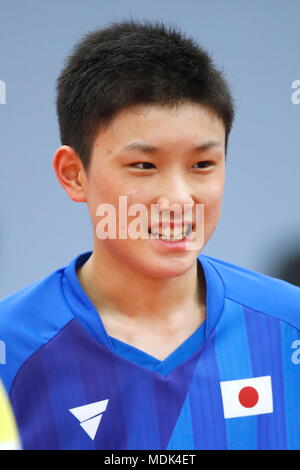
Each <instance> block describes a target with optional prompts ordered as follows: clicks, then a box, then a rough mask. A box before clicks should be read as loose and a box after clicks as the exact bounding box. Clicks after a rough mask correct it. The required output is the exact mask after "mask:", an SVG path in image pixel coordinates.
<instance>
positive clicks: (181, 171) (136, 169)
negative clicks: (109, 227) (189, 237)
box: [85, 103, 225, 278]
mask: <svg viewBox="0 0 300 470" xmlns="http://www.w3.org/2000/svg"><path fill="white" fill-rule="evenodd" d="M133 142H138V143H139V144H145V145H148V146H152V147H156V148H157V149H156V150H152V151H145V150H141V148H135V149H131V150H130V149H128V150H124V149H125V147H127V146H129V144H132V143H133ZM207 142H210V143H213V144H210V145H208V146H204V148H202V149H201V151H200V150H198V151H196V150H195V147H199V146H203V145H204V144H206V143H207ZM141 162H147V163H146V164H145V163H144V164H143V163H141ZM224 181H225V129H224V125H223V123H222V121H221V120H220V119H219V118H217V117H216V115H214V114H213V113H211V112H209V111H208V110H207V109H206V108H204V107H202V106H200V105H196V104H189V103H186V104H182V105H180V106H179V107H177V108H176V109H175V108H173V109H171V108H166V107H161V106H157V105H151V106H141V105H139V106H136V107H133V108H129V109H127V110H124V111H122V112H120V113H119V114H118V115H117V117H116V118H115V119H114V120H113V122H112V123H111V124H110V125H109V126H108V127H107V128H106V129H103V130H101V131H100V132H99V134H98V135H97V136H96V139H95V141H94V145H93V149H92V154H91V160H90V166H89V169H88V172H87V174H86V182H85V194H86V197H87V203H88V207H89V212H90V217H91V220H92V225H93V229H94V234H95V235H94V252H95V254H97V252H98V253H99V256H100V257H101V252H102V253H103V250H105V256H106V258H105V259H106V260H107V256H109V257H110V259H111V260H112V262H113V263H114V266H116V263H117V265H118V264H120V265H122V266H124V263H125V264H126V265H127V266H128V267H131V269H133V270H134V272H137V271H139V272H140V274H142V273H143V274H144V275H146V276H150V277H156V278H158V277H159V278H162V277H163V278H168V277H174V276H180V275H182V274H184V273H185V272H186V271H188V270H189V269H190V268H191V267H192V265H193V264H194V262H195V260H196V258H197V256H198V254H199V250H198V251H196V250H169V249H168V248H167V247H163V246H162V245H161V244H160V243H157V241H156V240H153V239H151V238H150V236H149V238H148V239H143V238H139V239H132V238H130V237H127V238H126V239H118V238H116V239H111V238H106V239H99V238H98V237H97V235H96V226H97V223H98V222H99V216H97V215H96V211H97V207H98V206H99V204H103V203H106V204H107V203H108V204H111V205H112V206H114V207H115V209H116V214H117V215H116V226H117V227H118V221H119V214H118V207H119V196H126V197H127V207H128V208H129V207H130V205H131V204H134V203H139V204H143V205H144V206H145V207H146V208H147V212H148V214H149V220H150V213H151V205H156V207H158V204H159V203H160V202H163V201H167V202H168V203H169V205H170V206H172V204H174V203H176V204H177V207H178V205H179V207H181V208H182V214H184V211H183V209H184V204H189V205H190V206H189V207H191V205H193V208H194V207H195V206H196V204H204V244H203V246H204V245H205V244H206V243H207V241H208V240H209V238H210V236H211V235H212V233H213V231H214V229H215V227H216V224H217V222H218V219H219V216H220V211H221V202H222V196H223V189H224ZM193 217H195V212H194V216H193ZM128 221H130V217H129V216H128ZM194 221H195V219H194ZM117 233H118V232H117ZM117 237H118V235H117ZM170 243H171V242H170ZM200 251H201V249H200Z"/></svg>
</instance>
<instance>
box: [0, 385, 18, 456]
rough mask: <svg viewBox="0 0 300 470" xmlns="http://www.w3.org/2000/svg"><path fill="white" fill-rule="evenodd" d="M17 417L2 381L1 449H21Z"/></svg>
mask: <svg viewBox="0 0 300 470" xmlns="http://www.w3.org/2000/svg"><path fill="white" fill-rule="evenodd" d="M20 449H21V446H20V441H19V436H18V431H17V426H16V423H15V419H14V416H13V413H12V410H11V406H10V403H9V400H8V398H7V395H6V392H5V389H4V387H3V385H2V383H1V382H0V450H20Z"/></svg>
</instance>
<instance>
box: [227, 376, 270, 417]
mask: <svg viewBox="0 0 300 470" xmlns="http://www.w3.org/2000/svg"><path fill="white" fill-rule="evenodd" d="M220 385H221V392H222V400H223V410H224V418H238V417H240V416H252V415H260V414H265V413H273V396H272V384H271V376H270V375H265V376H262V377H252V378H249V379H241V380H226V381H223V382H220Z"/></svg>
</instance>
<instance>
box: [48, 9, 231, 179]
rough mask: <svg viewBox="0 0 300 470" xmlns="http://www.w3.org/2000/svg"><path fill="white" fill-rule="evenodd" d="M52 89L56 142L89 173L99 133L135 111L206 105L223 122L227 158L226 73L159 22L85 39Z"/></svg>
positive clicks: (135, 23) (125, 24) (132, 23)
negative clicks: (70, 151) (149, 107)
mask: <svg viewBox="0 0 300 470" xmlns="http://www.w3.org/2000/svg"><path fill="white" fill-rule="evenodd" d="M56 90H57V101H56V105H57V114H58V121H59V128H60V138H61V143H62V145H69V146H71V147H72V148H73V149H74V150H75V152H76V153H77V154H78V155H79V157H80V159H81V161H82V163H83V165H84V168H85V169H86V170H87V169H88V167H89V162H90V154H91V150H92V145H93V143H94V140H95V138H96V135H97V133H98V132H99V131H100V129H101V128H104V127H106V126H108V125H109V124H110V123H111V122H112V121H113V119H114V118H115V117H116V115H117V114H118V113H119V112H120V111H122V110H123V109H126V108H130V107H132V106H135V105H139V104H143V105H161V106H169V107H173V106H177V105H180V104H182V103H185V102H192V103H198V104H201V105H204V106H205V107H207V109H209V110H210V111H212V112H213V113H214V114H215V115H216V116H217V117H219V118H220V119H221V120H222V121H223V124H224V127H225V153H226V152H227V143H228V136H229V133H230V130H231V127H232V123H233V119H234V113H235V112H234V104H233V98H232V96H231V93H230V90H229V86H228V84H227V82H226V80H225V78H224V77H223V73H222V72H221V71H220V70H218V69H217V68H216V67H215V65H214V64H213V62H212V59H211V57H210V55H209V54H208V52H207V51H206V50H204V49H203V48H202V47H200V46H199V45H198V44H197V43H196V42H195V41H194V40H193V39H192V38H187V37H186V36H185V35H184V33H182V32H181V31H180V30H179V29H178V27H175V26H174V25H171V26H170V25H166V24H164V23H163V22H162V21H161V20H134V19H132V18H130V19H125V20H121V21H117V22H114V23H111V24H110V25H109V26H107V27H105V28H102V29H98V30H95V31H91V32H89V33H87V34H86V35H85V36H84V37H83V39H82V40H81V41H80V42H79V43H78V44H77V45H76V46H75V47H74V49H73V50H72V53H71V55H70V56H69V57H67V59H66V61H65V64H64V68H63V70H62V71H61V73H60V75H59V77H58V79H57V86H56Z"/></svg>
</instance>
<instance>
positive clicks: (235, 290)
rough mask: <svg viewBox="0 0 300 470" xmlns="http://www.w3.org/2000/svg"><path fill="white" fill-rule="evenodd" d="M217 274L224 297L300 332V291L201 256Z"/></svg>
mask: <svg viewBox="0 0 300 470" xmlns="http://www.w3.org/2000/svg"><path fill="white" fill-rule="evenodd" d="M202 256H203V258H204V259H205V260H206V261H207V262H208V263H209V264H210V266H211V267H212V268H214V270H215V271H216V272H217V273H218V275H219V277H220V279H221V280H222V282H223V285H224V292H225V297H226V298H228V299H231V300H233V301H235V302H238V303H240V304H242V305H243V306H245V307H248V308H250V309H252V310H257V311H259V312H262V313H265V314H267V315H270V316H273V317H274V318H277V319H279V320H282V321H285V322H286V323H289V324H290V325H291V326H293V327H295V328H297V329H300V288H299V287H296V286H294V285H292V284H290V283H288V282H286V281H283V280H281V279H277V278H274V277H271V276H267V275H265V274H261V273H258V272H256V271H252V270H250V269H245V268H242V267H240V266H237V265H235V264H232V263H228V262H226V261H222V260H219V259H217V258H213V257H211V256H206V255H202Z"/></svg>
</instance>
